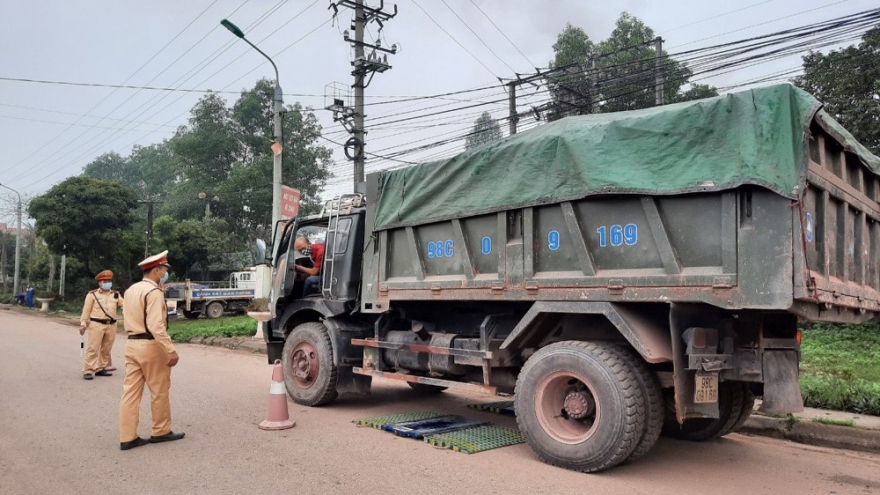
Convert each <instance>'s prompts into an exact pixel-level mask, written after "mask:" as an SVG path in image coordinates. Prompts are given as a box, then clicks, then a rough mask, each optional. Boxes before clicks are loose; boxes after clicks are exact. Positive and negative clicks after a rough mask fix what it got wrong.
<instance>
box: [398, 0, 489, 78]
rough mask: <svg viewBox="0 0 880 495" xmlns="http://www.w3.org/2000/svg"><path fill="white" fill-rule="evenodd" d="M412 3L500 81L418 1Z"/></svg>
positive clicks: (413, 0) (414, 0)
mask: <svg viewBox="0 0 880 495" xmlns="http://www.w3.org/2000/svg"><path fill="white" fill-rule="evenodd" d="M412 3H413V5H415V6H416V7H418V8H419V10H421V11H422V12H423V13H424V14H425V15H426V16H428V19H430V20H431V22H433V23H434V25H436V26H437V27H438V28H440V30H441V31H443V32H444V33H445V34H446V36H449V39H451V40H452V41H454V42H455V44H456V45H458V46H460V47H461V49H462V50H464V51H465V52H467V54H468V55H470V56H471V57H472V58H473V59H474V60H476V61H477V62H478V63H479V64H480V65H482V66H483V68H484V69H486V70H487V71H489V74H492V75H493V76H494V77H495V78H496V79H498V75H497V74H495V73H494V72H492V69H490V68H489V66H487V65H486V64H484V63H483V61H482V60H480V59H479V58H478V57H477V56H476V55H474V54H473V53H471V51H470V50H468V49H467V47H465V46H464V45H462V44H461V42H459V41H458V40H457V39H455V36H452V35H451V34H449V31H447V30H445V29H443V26H441V25H440V23H439V22H437V21H436V20H434V18H433V17H431V14H429V13H428V11H427V10H425V9H424V8H422V6H421V5H419V4H418V2H416V0H412Z"/></svg>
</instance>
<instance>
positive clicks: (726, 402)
mask: <svg viewBox="0 0 880 495" xmlns="http://www.w3.org/2000/svg"><path fill="white" fill-rule="evenodd" d="M749 395H751V392H749ZM745 401H746V387H745V385H744V384H742V383H739V382H721V383H720V384H718V417H717V418H692V419H686V420H685V421H684V424H682V425H679V424H678V420H677V419H676V417H675V400H674V398H673V397H672V396H671V395H667V397H666V421H665V423H664V425H663V434H664V435H666V436H669V437H672V438H680V439H682V440H690V441H692V442H704V441H706V440H711V439H713V438H719V437H723V436H724V435H727V434H728V433H730V432H731V431H732V430H733V428H734V427H735V426H736V424H737V421H739V419H740V417H741V416H742V415H743V404H744V402H745ZM752 402H753V403H754V396H753V397H752ZM749 410H750V411H751V407H750V408H749ZM743 422H745V419H743Z"/></svg>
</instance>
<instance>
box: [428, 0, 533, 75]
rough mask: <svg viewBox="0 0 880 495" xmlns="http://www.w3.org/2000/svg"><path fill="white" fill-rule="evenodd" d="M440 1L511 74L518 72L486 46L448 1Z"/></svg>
mask: <svg viewBox="0 0 880 495" xmlns="http://www.w3.org/2000/svg"><path fill="white" fill-rule="evenodd" d="M440 1H441V2H443V5H445V6H446V8H447V9H449V11H450V12H452V15H454V16H455V17H456V18H457V19H458V20H459V21H461V23H462V24H464V27H466V28H467V30H468V31H470V32H471V34H473V35H474V36H475V37H476V38H477V40H479V42H480V43H482V44H483V46H485V47H486V49H487V50H489V52H490V53H491V54H492V55H494V56H495V58H497V59H498V60H499V61H501V63H502V64H504V65H505V66H507V68H508V69H510V72H513V73H516V70H515V69H514V68H513V67H511V66H510V64H508V63H507V62H505V61H504V59H502V58H501V57H499V56H498V54H497V53H495V50H493V49H492V47H490V46H489V45H488V44H486V42H485V41H483V38H482V37H481V36H480V35H479V34H477V32H476V31H474V30H473V29H471V26H470V25H469V24H468V23H467V22H465V20H464V19H462V18H461V16H460V15H458V12H456V11H455V10H454V9H453V8H452V7H450V6H449V4H448V3H446V0H440Z"/></svg>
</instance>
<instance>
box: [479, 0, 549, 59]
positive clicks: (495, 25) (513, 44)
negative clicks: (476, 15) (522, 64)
mask: <svg viewBox="0 0 880 495" xmlns="http://www.w3.org/2000/svg"><path fill="white" fill-rule="evenodd" d="M470 2H471V5H473V6H474V7H476V8H477V10H479V11H480V13H481V14H483V16H484V17H485V18H486V19H488V20H489V22H490V23H491V24H492V26H493V27H494V28H495V29H496V30H497V31H498V32H499V33H501V36H504V39H506V40H507V41H508V42H509V43H510V44H511V46H513V48H515V49H516V51H518V52H519V54H520V55H522V56H523V58H524V59H526V62H528V63H529V65H531V66H532V67H537V66H536V65H535V64H534V63H532V61H531V60H529V57H527V56H526V54H525V53H523V52H522V50H520V49H519V47H518V46H516V43H514V42H513V40H511V39H510V38H508V37H507V34H505V33H504V31H502V30H501V28H499V27H498V25H497V24H495V21H493V20H492V18H491V17H490V16H489V15H488V14H486V13H485V12H483V9H481V8H480V6H479V5H477V4H476V2H474V0H470Z"/></svg>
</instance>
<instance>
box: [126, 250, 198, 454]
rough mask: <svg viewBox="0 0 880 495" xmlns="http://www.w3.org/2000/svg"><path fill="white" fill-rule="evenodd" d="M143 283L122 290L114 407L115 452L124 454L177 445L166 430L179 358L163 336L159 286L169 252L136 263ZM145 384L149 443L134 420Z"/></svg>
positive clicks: (164, 314)
mask: <svg viewBox="0 0 880 495" xmlns="http://www.w3.org/2000/svg"><path fill="white" fill-rule="evenodd" d="M138 266H140V267H141V270H143V272H144V279H143V280H141V281H140V282H138V283H136V284H134V285H132V286H131V287H129V288H128V290H127V291H125V306H124V308H123V317H124V318H125V331H126V332H127V333H128V342H127V343H126V344H125V380H124V381H123V383H122V401H121V402H120V404H119V442H120V443H119V448H120V449H121V450H129V449H133V448H135V447H140V446H141V445H146V444H147V443H159V442H169V441H173V440H180V439H181V438H183V437H184V434H183V433H174V432H173V431H171V402H170V400H169V396H168V393H169V389H170V388H171V367H172V366H174V365H176V364H177V361H178V360H179V357H178V355H177V351H175V350H174V344H172V343H171V338H170V337H169V336H168V319H167V310H166V307H165V294H164V293H163V292H162V284H164V283H165V281H166V280H168V270H169V269H170V268H171V265H169V264H168V251H163V252H161V253H159V254H157V255H155V256H150V257H149V258H147V259H145V260H144V261H141V262H140V263H138ZM144 383H146V385H147V387H148V388H149V389H150V398H151V404H150V405H151V411H152V417H153V430H152V436H151V437H150V439H149V440H146V439H144V438H141V437H139V436H138V433H137V429H138V419H139V413H140V404H141V398H142V397H143V395H144Z"/></svg>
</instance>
